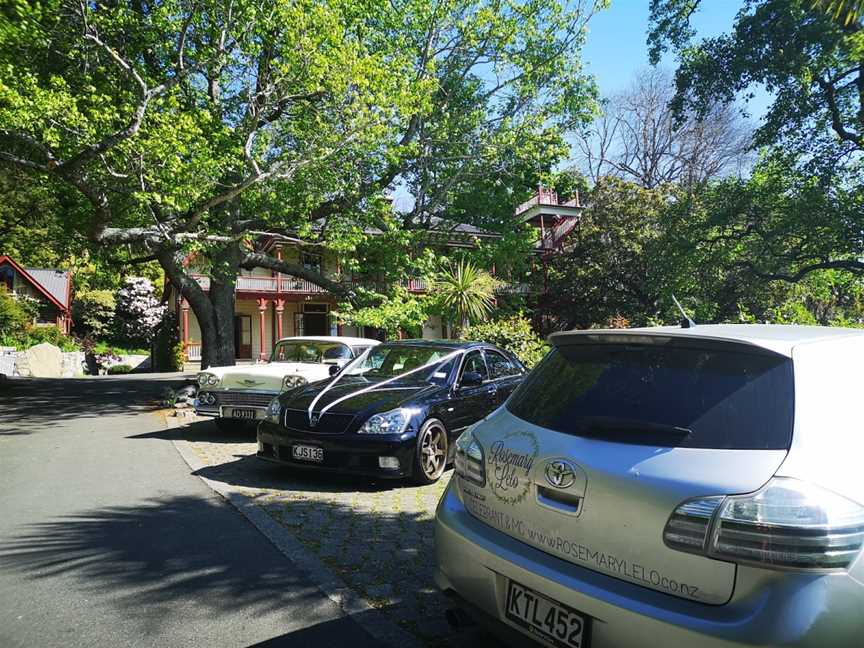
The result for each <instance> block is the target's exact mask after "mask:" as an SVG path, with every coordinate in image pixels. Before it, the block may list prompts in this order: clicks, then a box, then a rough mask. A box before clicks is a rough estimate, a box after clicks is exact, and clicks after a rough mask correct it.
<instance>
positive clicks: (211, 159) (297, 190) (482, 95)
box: [0, 0, 605, 366]
mask: <svg viewBox="0 0 864 648" xmlns="http://www.w3.org/2000/svg"><path fill="white" fill-rule="evenodd" d="M602 4H605V3H604V2H603V1H602V0H596V1H591V0H577V1H576V2H574V3H567V4H562V3H560V2H558V0H531V1H530V2H528V1H525V2H522V1H516V0H510V1H503V0H498V1H493V2H479V1H475V0H437V1H433V2H427V1H426V0H401V1H400V0H393V1H384V0H330V1H329V2H315V1H313V0H268V1H266V2H265V1H263V0H257V1H256V0H150V1H147V0H125V1H122V0H121V1H114V2H93V1H90V0H80V1H74V0H46V1H43V2H35V1H32V2H31V1H30V0H16V2H13V3H11V4H9V5H6V6H5V8H4V9H3V13H0V162H2V163H3V164H6V165H10V166H12V167H15V168H16V169H18V170H23V171H26V172H27V173H31V174H37V175H40V176H43V177H46V178H49V179H51V180H52V181H54V182H57V183H62V184H64V185H65V186H68V187H72V188H74V190H75V191H77V192H78V193H79V194H80V195H81V196H82V197H83V198H84V199H85V200H86V202H87V204H88V206H89V209H88V217H87V222H86V234H87V236H88V238H89V240H90V241H91V242H92V243H93V244H94V245H97V246H100V247H102V248H108V249H111V250H114V251H115V252H116V254H117V256H118V257H120V258H123V259H125V260H127V261H128V262H134V261H138V260H142V259H155V260H157V261H158V262H159V264H160V265H161V266H162V268H163V269H164V271H165V273H166V274H167V276H168V277H169V278H170V279H171V280H172V281H173V282H174V283H175V284H176V285H177V286H179V288H180V290H181V291H182V293H183V295H184V297H185V298H186V299H187V300H188V301H189V303H190V306H191V307H192V309H193V311H194V312H195V314H196V316H197V318H198V320H199V322H200V324H201V329H202V341H203V349H202V364H203V365H204V366H208V365H216V364H230V363H233V357H234V353H233V313H234V282H235V277H236V275H237V272H238V270H239V269H240V268H241V267H243V268H254V267H265V268H270V269H273V270H278V271H280V272H284V273H287V274H291V275H294V276H297V277H301V278H304V279H307V280H309V281H311V282H313V283H315V284H317V285H319V286H321V287H323V288H325V289H326V290H328V291H330V292H331V293H333V294H334V295H336V296H337V297H339V298H341V299H343V300H347V301H351V300H353V299H355V298H356V292H355V289H354V288H353V287H352V286H351V285H350V284H348V283H346V282H342V281H338V280H333V279H332V278H330V277H327V276H325V275H323V274H321V273H319V272H316V271H314V270H310V269H309V268H306V267H304V266H302V265H300V264H292V263H287V262H285V261H279V260H277V259H275V258H272V257H270V256H268V255H266V254H264V253H262V252H261V251H260V250H258V249H257V248H256V244H257V241H259V240H261V239H262V237H265V236H269V235H278V236H283V237H287V238H289V239H290V240H293V241H297V242H299V243H300V244H302V245H308V246H317V245H322V244H327V245H328V246H331V247H333V248H335V249H337V250H340V251H341V252H343V253H346V254H348V253H350V252H351V250H352V249H356V248H357V247H359V246H361V245H362V244H363V242H364V240H365V238H366V233H365V232H366V231H367V229H368V227H369V226H373V227H375V228H377V229H378V230H379V231H381V232H394V231H396V232H398V231H400V230H404V229H405V228H406V227H424V226H425V227H428V226H429V225H430V224H431V223H433V222H435V220H434V219H435V217H436V215H440V214H441V213H443V212H445V211H446V209H447V206H448V204H449V203H450V202H451V201H452V200H454V198H455V197H458V196H459V195H461V194H464V193H465V192H467V191H471V190H472V189H473V188H474V187H476V186H477V184H478V183H479V182H481V180H482V181H483V182H490V181H491V180H490V179H492V180H494V179H495V178H507V177H508V174H511V173H513V172H514V171H513V168H514V167H518V169H520V170H521V169H524V168H525V167H526V166H528V167H531V166H532V165H533V166H534V167H535V168H538V169H541V170H542V169H543V168H548V167H549V165H550V164H552V163H554V161H555V157H556V155H560V153H561V146H560V144H561V142H560V138H559V137H558V136H557V135H556V133H557V131H558V129H560V128H569V127H572V126H573V125H574V123H578V122H579V121H581V120H585V119H587V118H588V117H589V115H590V113H591V110H592V108H593V97H594V90H593V85H592V83H591V82H590V79H589V78H588V77H586V75H585V74H584V73H583V72H582V70H581V68H580V65H579V56H578V53H579V48H580V46H581V44H582V41H583V38H584V27H585V23H586V21H587V20H588V19H589V18H590V16H591V14H592V13H593V12H594V11H595V10H596V9H597V8H598V7H599V6H600V5H602ZM396 182H401V183H404V184H405V185H406V186H408V187H409V188H410V189H411V192H412V193H413V194H414V196H415V197H416V201H415V207H414V213H413V214H411V215H410V217H409V218H399V217H397V215H395V214H393V213H392V212H391V211H390V210H389V209H388V206H387V203H386V201H383V200H381V196H382V194H383V192H384V191H385V190H387V189H388V188H390V187H392V186H393V185H394V183H396ZM193 254H194V255H195V258H196V259H197V262H198V263H199V264H205V265H206V266H207V269H208V272H209V274H210V276H211V281H210V289H209V291H208V292H205V291H203V290H202V289H201V288H200V287H199V285H198V284H197V283H196V281H195V280H194V279H193V278H192V276H190V274H189V272H188V270H187V267H186V266H185V265H184V261H185V260H186V259H188V258H189V257H190V255H193Z"/></svg>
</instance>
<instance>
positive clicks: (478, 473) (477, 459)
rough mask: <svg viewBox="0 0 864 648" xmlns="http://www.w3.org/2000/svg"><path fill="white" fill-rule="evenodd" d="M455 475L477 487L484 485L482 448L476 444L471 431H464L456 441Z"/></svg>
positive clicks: (484, 474)
mask: <svg viewBox="0 0 864 648" xmlns="http://www.w3.org/2000/svg"><path fill="white" fill-rule="evenodd" d="M454 468H455V470H456V474H457V475H459V476H460V477H461V478H462V479H465V480H467V481H469V482H471V483H474V484H477V485H478V486H485V485H486V468H485V463H484V462H483V448H481V447H480V444H479V443H477V440H476V439H475V438H474V435H473V434H472V433H471V430H470V429H469V430H465V432H463V433H462V436H460V437H459V438H458V439H456V460H455V462H454Z"/></svg>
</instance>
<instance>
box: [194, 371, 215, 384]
mask: <svg viewBox="0 0 864 648" xmlns="http://www.w3.org/2000/svg"><path fill="white" fill-rule="evenodd" d="M198 384H199V385H201V387H204V386H205V385H211V386H212V385H218V384H219V376H217V375H216V374H212V373H206V372H205V373H200V374H198Z"/></svg>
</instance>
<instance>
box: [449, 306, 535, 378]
mask: <svg viewBox="0 0 864 648" xmlns="http://www.w3.org/2000/svg"><path fill="white" fill-rule="evenodd" d="M464 337H465V338H466V339H468V340H478V341H481V342H488V343H490V344H494V345H496V346H499V347H501V348H502V349H506V350H507V351H510V352H511V353H513V354H514V355H515V356H516V357H517V358H519V360H521V361H522V363H523V364H524V365H525V366H526V367H528V368H529V369H531V368H533V367H534V365H536V364H537V363H538V362H540V360H541V359H542V358H543V356H544V355H546V352H547V351H548V350H549V345H548V344H546V342H544V341H543V340H542V339H541V338H540V337H539V336H538V335H537V334H536V333H535V332H534V329H533V328H531V322H530V321H529V320H528V318H527V317H525V316H524V315H514V316H512V317H507V318H504V319H496V320H490V321H487V322H479V323H477V324H472V325H470V326H469V327H468V328H466V329H465V331H464Z"/></svg>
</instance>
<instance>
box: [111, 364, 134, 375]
mask: <svg viewBox="0 0 864 648" xmlns="http://www.w3.org/2000/svg"><path fill="white" fill-rule="evenodd" d="M131 371H132V367H131V366H130V365H128V364H119V365H112V366H110V367H108V370H107V372H108V375H109V376H114V375H117V374H128V373H131Z"/></svg>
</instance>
